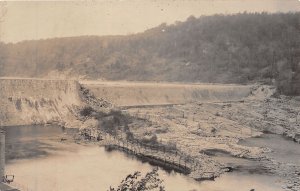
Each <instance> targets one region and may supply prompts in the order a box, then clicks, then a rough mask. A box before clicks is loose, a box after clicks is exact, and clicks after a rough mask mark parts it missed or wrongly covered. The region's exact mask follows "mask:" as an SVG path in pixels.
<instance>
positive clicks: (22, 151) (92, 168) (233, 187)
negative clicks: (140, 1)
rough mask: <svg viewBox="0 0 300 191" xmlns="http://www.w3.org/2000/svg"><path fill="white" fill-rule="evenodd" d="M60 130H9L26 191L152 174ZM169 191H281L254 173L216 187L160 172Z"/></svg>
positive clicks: (13, 161)
mask: <svg viewBox="0 0 300 191" xmlns="http://www.w3.org/2000/svg"><path fill="white" fill-rule="evenodd" d="M64 133H67V134H70V130H68V131H66V130H64V129H62V128H60V127H58V126H22V127H7V128H6V153H7V156H6V159H7V166H6V173H7V174H13V175H15V181H14V185H15V186H17V187H20V188H22V189H23V190H25V191H54V190H55V191H60V190H63V191H76V190H78V191H79V190H80V191H81V190H85V191H92V190H101V191H102V190H107V189H108V188H109V187H110V186H113V187H116V186H117V185H118V183H119V182H120V181H121V180H122V179H123V178H125V177H126V175H128V174H129V173H133V172H134V171H141V172H142V174H145V173H146V172H148V171H150V170H151V169H152V168H153V166H151V165H150V164H148V163H143V162H141V161H139V160H137V159H136V158H134V157H130V156H128V155H126V154H124V153H122V152H119V151H112V152H107V151H105V149H104V148H103V147H99V146H96V145H82V144H81V145H80V144H76V143H73V142H60V138H61V137H62V136H63V134H64ZM159 173H160V177H161V178H162V179H164V185H165V188H166V190H168V191H190V190H198V191H243V190H245V191H250V190H251V189H255V191H279V190H282V189H281V186H280V183H281V180H280V179H279V178H278V177H275V176H270V175H265V174H261V173H249V172H248V171H236V172H232V173H227V174H224V175H222V176H221V177H219V178H217V179H216V180H215V181H204V182H197V181H195V180H193V179H190V178H188V177H186V176H184V175H182V174H179V173H175V172H171V173H170V172H166V171H164V170H162V169H160V171H159Z"/></svg>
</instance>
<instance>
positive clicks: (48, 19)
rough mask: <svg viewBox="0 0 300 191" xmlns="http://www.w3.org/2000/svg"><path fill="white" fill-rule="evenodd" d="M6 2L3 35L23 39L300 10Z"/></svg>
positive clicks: (202, 2)
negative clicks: (192, 18)
mask: <svg viewBox="0 0 300 191" xmlns="http://www.w3.org/2000/svg"><path fill="white" fill-rule="evenodd" d="M4 8H5V9H6V11H7V12H6V15H5V17H4V19H2V20H3V21H2V22H1V24H0V32H1V33H0V34H1V35H0V40H1V41H4V42H18V41H22V40H30V39H44V38H53V37H66V36H80V35H119V34H120V35H126V34H131V33H137V32H142V31H144V30H146V29H149V28H152V27H155V26H157V25H159V24H161V23H163V22H166V23H168V24H170V23H174V22H175V21H177V20H178V21H184V20H186V18H187V17H189V16H190V15H194V16H196V17H198V16H200V15H211V14H215V13H224V14H228V13H237V12H244V11H247V12H262V11H267V12H289V11H292V12H295V11H300V0H99V1H92V0H88V1H76V2H75V1H64V2H62V1H48V2H45V1H44V2H43V1H30V2H24V1H23V2H20V1H19V2H11V1H10V2H7V3H6V4H4ZM2 9H3V8H2ZM2 11H3V10H2ZM0 15H1V14H0ZM0 21H1V20H0Z"/></svg>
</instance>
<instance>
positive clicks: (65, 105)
mask: <svg viewBox="0 0 300 191" xmlns="http://www.w3.org/2000/svg"><path fill="white" fill-rule="evenodd" d="M79 88H80V85H79V83H78V82H77V81H72V80H44V79H10V78H0V121H1V126H12V125H29V124H45V123H53V122H58V123H60V122H63V121H68V120H72V118H74V115H72V112H73V110H74V108H75V106H79V105H81V104H82V102H81V98H80V94H79Z"/></svg>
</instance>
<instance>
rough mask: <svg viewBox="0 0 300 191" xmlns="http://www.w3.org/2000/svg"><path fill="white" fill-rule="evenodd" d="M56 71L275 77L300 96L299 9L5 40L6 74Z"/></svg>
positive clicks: (133, 76)
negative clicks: (126, 31) (108, 32)
mask: <svg viewBox="0 0 300 191" xmlns="http://www.w3.org/2000/svg"><path fill="white" fill-rule="evenodd" d="M99 25H101V23H99ZM20 32H21V31H20ZM51 71H56V72H61V73H68V74H69V75H79V74H80V75H86V76H87V77H88V78H91V79H97V78H105V79H108V80H143V81H147V80H150V81H178V82H219V83H252V82H264V83H276V85H277V86H278V90H279V92H280V93H285V94H300V13H277V14H267V13H242V14H236V15H214V16H202V17H200V18H195V17H193V16H191V17H189V18H188V19H187V20H186V21H185V22H176V23H175V24H172V25H166V24H161V25H160V26H158V27H155V28H152V29H150V30H147V31H145V32H143V33H139V34H134V35H128V36H103V37H97V36H84V37H72V38H57V39H48V40H38V41H25V42H20V43H17V44H1V45H0V75H1V76H22V77H44V76H45V75H47V74H48V73H50V72H51ZM275 80H276V82H275ZM272 81H273V82H272Z"/></svg>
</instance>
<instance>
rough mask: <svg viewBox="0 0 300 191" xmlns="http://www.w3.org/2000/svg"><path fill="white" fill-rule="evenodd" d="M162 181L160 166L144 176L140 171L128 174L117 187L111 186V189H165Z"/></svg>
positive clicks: (140, 190)
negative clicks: (159, 171) (159, 172)
mask: <svg viewBox="0 0 300 191" xmlns="http://www.w3.org/2000/svg"><path fill="white" fill-rule="evenodd" d="M162 183H163V180H161V179H160V178H159V174H158V168H154V169H153V170H152V171H151V172H148V173H147V174H146V175H145V176H144V177H141V173H140V172H138V171H136V172H135V173H133V174H129V175H127V177H126V178H125V179H124V180H122V182H121V183H120V185H119V186H118V187H117V188H112V187H110V188H109V191H144V190H145V191H147V190H148V191H156V190H157V191H165V189H164V186H163V185H162Z"/></svg>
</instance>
